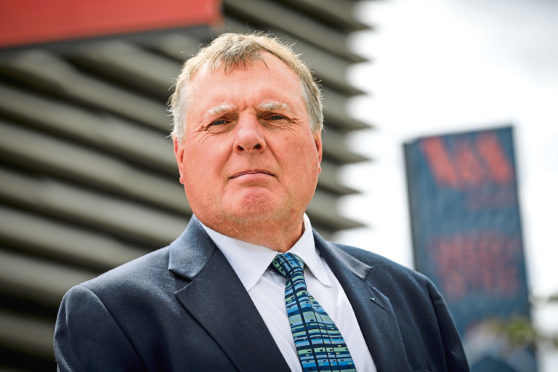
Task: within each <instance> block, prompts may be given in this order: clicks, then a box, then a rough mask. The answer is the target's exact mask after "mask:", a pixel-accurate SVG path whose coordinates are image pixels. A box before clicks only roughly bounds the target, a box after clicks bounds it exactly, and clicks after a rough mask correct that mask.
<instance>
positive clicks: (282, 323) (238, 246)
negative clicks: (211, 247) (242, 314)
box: [202, 214, 376, 372]
mask: <svg viewBox="0 0 558 372" xmlns="http://www.w3.org/2000/svg"><path fill="white" fill-rule="evenodd" d="M202 226H203V227H204V229H205V231H206V232H207V233H208V235H209V236H210V238H211V239H212V240H213V241H214V242H215V244H216V245H217V247H219V249H220V250H221V252H222V253H223V255H225V257H226V258H227V260H228V261H229V263H230V264H231V266H232V268H233V269H234V271H235V272H236V274H237V275H238V277H239V279H240V281H241V282H242V284H243V285H244V287H245V288H246V290H247V291H248V294H249V295H250V298H251V299H252V301H253V302H254V304H255V305H256V308H257V309H258V311H259V313H260V315H261V317H262V318H263V320H264V322H265V324H266V325H267V328H268V329H269V331H270V333H271V336H272V337H273V339H274V340H275V343H276V344H277V346H278V347H279V350H280V351H281V353H282V354H283V357H284V358H285V360H286V361H287V363H288V365H289V367H290V368H291V370H292V371H302V368H301V366H300V361H299V359H298V354H297V351H296V347H295V344H294V340H293V336H292V333H291V326H290V324H289V319H288V317H287V310H286V308H285V278H283V276H281V275H280V274H278V273H277V272H275V271H274V270H272V269H270V268H269V265H270V264H271V261H273V258H274V257H275V255H277V254H278V252H277V251H274V250H272V249H270V248H267V247H263V246H258V245H255V244H250V243H247V242H244V241H241V240H237V239H233V238H230V237H228V236H225V235H223V234H220V233H218V232H216V231H214V230H212V229H210V228H209V227H207V226H205V225H203V224H202ZM289 253H292V254H296V255H297V256H298V257H300V258H301V259H302V260H303V261H304V278H305V280H306V286H307V287H308V292H309V293H310V294H311V295H312V296H313V297H314V298H315V299H316V301H318V302H319V303H320V305H321V306H322V308H323V309H324V310H325V311H326V312H327V314H328V315H329V316H330V318H331V319H332V320H333V321H334V322H335V325H336V326H337V328H339V331H340V332H341V335H342V336H343V338H344V340H345V343H346V344H347V347H348V348H349V351H350V353H351V356H352V358H353V361H354V362H355V366H356V369H357V371H366V372H368V371H370V372H375V371H376V366H375V365H374V361H373V360H372V356H371V355H370V352H369V351H368V347H367V346H366V342H365V341H364V337H363V336H362V332H361V330H360V327H359V325H358V322H357V319H356V316H355V313H354V311H353V308H352V306H351V304H350V302H349V300H348V298H347V295H346V294H345V291H343V288H342V287H341V284H339V281H338V280H337V278H336V277H335V275H333V272H331V269H330V268H329V266H328V265H327V264H326V263H325V261H324V260H323V259H322V258H321V257H320V254H319V252H318V250H317V249H316V246H315V244H314V236H313V235H312V226H311V224H310V220H309V219H308V216H306V214H305V215H304V233H303V234H302V236H301V237H300V239H299V240H298V241H297V242H296V243H295V244H294V245H293V246H292V247H291V249H290V250H289ZM256 342H257V341H256Z"/></svg>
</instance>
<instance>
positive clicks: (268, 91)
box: [188, 52, 303, 104]
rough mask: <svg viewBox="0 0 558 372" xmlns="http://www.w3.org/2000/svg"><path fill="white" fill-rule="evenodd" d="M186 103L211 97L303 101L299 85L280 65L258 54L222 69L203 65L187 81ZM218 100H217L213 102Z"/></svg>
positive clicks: (292, 75) (291, 74) (300, 82)
mask: <svg viewBox="0 0 558 372" xmlns="http://www.w3.org/2000/svg"><path fill="white" fill-rule="evenodd" d="M189 90H190V94H189V95H188V96H189V101H190V102H189V103H194V104H195V103H196V102H198V101H199V100H200V99H201V100H203V99H207V98H210V97H211V96H216V97H226V96H232V97H234V96H238V95H243V96H245V97H246V96H249V95H251V94H253V95H259V96H269V97H268V98H269V99H272V98H273V99H274V100H275V101H278V102H282V101H281V100H278V98H280V97H284V98H286V97H288V98H290V99H291V100H292V99H293V98H295V97H296V99H299V98H300V99H303V89H302V81H301V80H300V78H299V77H298V75H296V73H295V72H294V71H293V70H291V69H290V68H289V67H288V66H287V65H286V64H285V63H284V62H283V61H281V60H280V59H279V58H277V57H275V56H273V55H272V54H270V53H267V52H265V53H261V54H260V57H259V58H257V59H253V60H248V61H246V63H239V64H237V65H235V66H225V65H224V63H222V62H220V63H218V64H216V65H215V66H213V67H212V66H211V65H210V64H207V63H206V64H205V65H203V66H202V67H201V68H200V69H199V70H198V71H197V72H196V74H195V75H194V76H193V77H192V79H191V81H190V89H189ZM217 100H218V99H217Z"/></svg>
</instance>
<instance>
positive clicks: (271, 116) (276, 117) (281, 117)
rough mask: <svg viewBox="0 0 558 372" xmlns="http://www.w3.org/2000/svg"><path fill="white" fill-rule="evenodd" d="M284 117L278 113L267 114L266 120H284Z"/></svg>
mask: <svg viewBox="0 0 558 372" xmlns="http://www.w3.org/2000/svg"><path fill="white" fill-rule="evenodd" d="M285 119H286V117H285V116H284V115H280V114H273V115H269V117H268V120H285Z"/></svg>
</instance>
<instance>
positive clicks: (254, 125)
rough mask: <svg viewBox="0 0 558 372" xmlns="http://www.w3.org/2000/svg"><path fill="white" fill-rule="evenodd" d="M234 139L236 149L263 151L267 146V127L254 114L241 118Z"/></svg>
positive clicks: (240, 150) (238, 150) (239, 150)
mask: <svg viewBox="0 0 558 372" xmlns="http://www.w3.org/2000/svg"><path fill="white" fill-rule="evenodd" d="M236 127H237V132H236V136H235V139H234V144H233V146H234V150H235V151H237V152H262V151H264V150H265V149H266V148H267V144H266V141H265V133H264V131H265V128H263V126H262V124H261V123H260V122H259V120H258V118H257V117H255V116H253V115H247V116H244V117H241V118H239V121H238V123H237V124H236Z"/></svg>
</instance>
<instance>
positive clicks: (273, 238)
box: [198, 216, 304, 253]
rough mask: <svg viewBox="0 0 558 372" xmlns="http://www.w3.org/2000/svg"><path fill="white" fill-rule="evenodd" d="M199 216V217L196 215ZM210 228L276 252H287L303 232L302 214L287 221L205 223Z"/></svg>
mask: <svg viewBox="0 0 558 372" xmlns="http://www.w3.org/2000/svg"><path fill="white" fill-rule="evenodd" d="M198 218H199V217H198ZM200 221H201V222H202V223H203V224H204V225H206V226H207V227H209V228H210V229H212V230H215V231H217V232H218V233H221V234H223V235H226V236H229V237H231V238H234V239H238V240H242V241H245V242H248V243H251V244H255V245H261V246H265V247H268V248H271V249H273V250H275V251H277V252H282V253H285V252H287V251H288V250H289V249H290V248H291V247H292V246H293V245H294V244H295V243H296V242H297V241H298V239H300V237H301V236H302V234H303V233H304V220H303V217H302V216H299V217H298V218H297V219H294V220H292V221H291V220H289V221H284V220H283V221H262V220H257V221H231V220H227V221H222V222H220V223H211V222H209V223H206V222H205V221H203V220H201V219H200Z"/></svg>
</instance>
